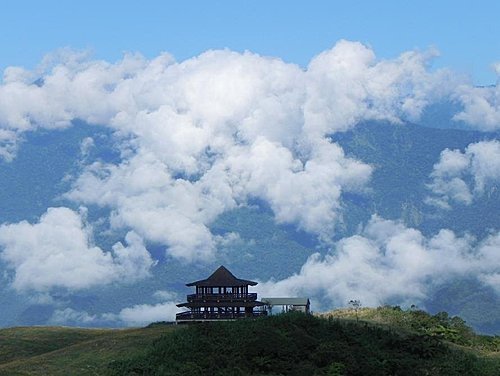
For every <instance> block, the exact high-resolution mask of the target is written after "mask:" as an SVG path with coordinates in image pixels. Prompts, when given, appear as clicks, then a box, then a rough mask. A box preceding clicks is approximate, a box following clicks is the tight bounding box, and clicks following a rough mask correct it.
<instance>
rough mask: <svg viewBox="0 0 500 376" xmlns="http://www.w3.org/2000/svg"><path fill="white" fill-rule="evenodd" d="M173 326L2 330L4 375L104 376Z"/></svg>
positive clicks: (0, 366)
mask: <svg viewBox="0 0 500 376" xmlns="http://www.w3.org/2000/svg"><path fill="white" fill-rule="evenodd" d="M173 328H174V327H173V326H165V325H162V326H153V327H150V328H143V329H121V330H116V329H115V330H111V329H82V328H61V327H25V328H10V329H2V330H0V375H54V376H57V375H65V376H66V375H102V374H104V373H105V372H106V371H105V368H106V366H107V365H108V364H109V363H111V362H113V361H115V360H120V359H127V358H129V357H133V356H137V355H138V354H140V353H141V352H142V351H143V349H145V348H147V346H149V345H151V344H152V342H153V341H154V340H156V339H158V338H160V336H161V335H162V334H165V333H167V332H168V331H171V330H172V329H173Z"/></svg>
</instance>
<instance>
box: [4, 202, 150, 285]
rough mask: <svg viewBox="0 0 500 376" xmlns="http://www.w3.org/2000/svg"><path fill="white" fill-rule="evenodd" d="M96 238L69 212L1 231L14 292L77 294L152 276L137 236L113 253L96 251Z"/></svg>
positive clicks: (50, 212)
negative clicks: (64, 290)
mask: <svg viewBox="0 0 500 376" xmlns="http://www.w3.org/2000/svg"><path fill="white" fill-rule="evenodd" d="M91 235H92V234H91V229H90V228H89V227H88V226H87V225H86V224H85V223H84V221H83V220H82V217H81V215H80V214H78V213H76V212H74V211H72V210H70V209H68V208H64V207H60V208H49V209H48V210H47V212H46V213H45V214H44V215H43V216H42V217H41V218H40V221H39V222H38V223H35V224H31V223H28V222H27V221H22V222H19V223H14V224H4V225H1V226H0V246H1V248H2V251H1V253H0V258H1V259H2V261H4V262H5V264H6V265H7V268H8V270H10V271H12V272H13V276H12V286H13V287H14V288H15V289H16V290H20V291H22V290H35V291H41V292H43V291H50V290H51V289H53V288H67V289H70V290H77V289H84V288H88V287H91V286H96V285H102V284H105V283H110V282H113V281H128V282H130V281H134V280H138V279H142V278H145V277H147V276H148V275H149V269H150V267H151V266H152V265H153V264H154V262H153V260H152V259H151V256H150V254H149V253H148V251H147V250H146V248H145V247H144V244H143V242H142V239H141V238H140V237H139V236H138V235H137V234H135V233H133V232H129V233H128V234H127V235H126V238H125V240H126V243H127V246H124V245H123V244H121V243H117V244H115V245H114V246H113V251H112V252H104V251H103V250H101V249H100V248H99V247H97V246H94V245H92V244H91Z"/></svg>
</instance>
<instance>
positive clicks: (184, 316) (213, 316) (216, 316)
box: [175, 311, 267, 322]
mask: <svg viewBox="0 0 500 376" xmlns="http://www.w3.org/2000/svg"><path fill="white" fill-rule="evenodd" d="M266 315H267V312H266V311H255V312H252V313H251V314H248V313H245V312H240V313H236V312H235V313H216V312H213V313H211V312H201V313H193V312H181V313H178V314H176V315H175V320H176V321H177V322H183V321H212V320H214V321H215V320H238V319H245V318H257V317H262V316H266Z"/></svg>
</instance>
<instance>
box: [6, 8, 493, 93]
mask: <svg viewBox="0 0 500 376" xmlns="http://www.w3.org/2000/svg"><path fill="white" fill-rule="evenodd" d="M499 14H500V2H499V1H495V0H483V1H456V0H455V1H448V0H446V1H438V0H434V1H427V0H424V1H413V2H403V1H315V2H311V1H260V0H254V1H234V0H233V1H176V2H172V1H170V2H168V1H141V2H139V1H88V0H87V1H79V2H77V1H54V0H45V1H43V2H42V1H26V0H25V1H23V0H17V1H3V2H2V10H1V14H0V46H1V54H0V69H2V70H3V69H4V68H5V67H6V66H9V65H21V66H24V67H27V68H32V67H34V66H36V64H37V63H38V62H39V61H40V59H41V58H42V57H43V55H44V54H46V53H48V52H51V51H53V50H55V49H57V48H61V47H72V48H75V49H90V50H92V51H93V55H94V57H96V58H99V59H106V60H109V61H115V60H117V59H119V58H120V57H121V56H122V54H123V52H125V51H138V52H141V53H142V54H144V55H145V56H147V57H153V56H156V55H157V54H158V53H160V52H162V51H168V52H170V53H172V54H173V55H174V56H175V57H176V59H178V60H183V59H185V58H188V57H191V56H193V55H197V54H199V53H200V52H203V51H205V50H207V49H211V48H230V49H233V50H237V51H242V50H245V49H248V50H251V51H254V52H257V53H260V54H263V55H271V56H278V57H280V58H282V59H283V60H285V61H288V62H295V63H298V64H300V65H306V64H307V62H308V61H309V60H310V58H311V57H312V56H314V55H316V54H318V53H319V52H321V51H323V50H325V49H327V48H329V47H331V46H333V45H334V43H335V42H336V41H337V40H339V39H342V38H344V39H349V40H357V41H361V42H363V43H365V44H367V45H369V46H371V47H372V48H373V49H374V50H375V52H376V53H377V56H378V57H379V58H392V57H395V56H397V55H399V54H400V53H401V52H403V51H407V50H411V49H415V48H417V49H420V50H425V49H427V48H429V47H436V48H438V50H439V51H440V52H441V57H439V58H438V59H437V60H436V61H435V66H436V67H441V66H447V67H450V68H452V69H454V70H456V71H458V72H463V73H466V74H469V75H471V76H472V77H473V79H474V81H475V82H476V83H477V84H492V83H494V82H495V80H496V77H495V74H494V72H493V71H492V69H491V64H492V63H494V62H498V61H500V38H499V36H500V22H498V15H499Z"/></svg>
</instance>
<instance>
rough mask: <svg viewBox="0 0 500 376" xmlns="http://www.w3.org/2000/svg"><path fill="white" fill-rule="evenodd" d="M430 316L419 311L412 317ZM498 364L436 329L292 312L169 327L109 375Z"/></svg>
mask: <svg viewBox="0 0 500 376" xmlns="http://www.w3.org/2000/svg"><path fill="white" fill-rule="evenodd" d="M365 311H366V310H360V311H359V314H360V317H363V316H362V315H363V313H364V312H365ZM419 312H421V311H419ZM419 315H420V316H419ZM429 319H430V320H431V321H432V320H433V316H430V315H427V314H425V313H418V314H415V320H414V323H417V322H421V323H422V325H424V326H425V325H427V324H426V322H427V320H429ZM443 319H444V315H443ZM450 320H451V321H453V319H450ZM438 321H439V322H443V321H442V320H438ZM445 321H446V320H445ZM451 321H450V322H451ZM453 322H454V321H453ZM430 327H434V326H432V325H431V326H430ZM408 328H411V325H409V326H408ZM463 330H464V333H465V332H467V330H465V328H464V329H463ZM445 333H446V331H445ZM467 333H468V332H467ZM455 334H456V335H457V338H460V336H461V335H462V332H461V331H460V330H457V333H455ZM471 335H472V334H471ZM492 341H493V340H492ZM499 366H500V359H498V358H495V357H492V356H491V357H487V356H485V355H484V354H482V355H481V354H479V353H477V352H476V353H474V352H473V351H471V350H465V349H463V348H460V347H458V346H450V345H448V344H447V342H446V341H445V337H444V336H443V335H441V333H440V332H434V333H433V332H430V333H426V332H425V331H424V330H420V328H419V329H418V330H404V329H402V327H400V326H396V327H390V326H387V327H384V326H381V325H379V324H376V323H373V322H372V323H369V322H367V321H364V322H363V321H360V322H359V323H358V322H356V321H354V320H349V319H347V320H346V319H340V318H335V317H334V315H330V316H328V317H326V318H321V317H314V316H309V315H304V314H300V313H291V314H283V315H278V316H271V317H267V318H262V319H259V320H255V321H239V322H220V323H204V324H199V325H192V326H189V327H187V328H186V329H185V330H178V331H173V332H170V333H168V334H167V335H165V336H162V337H161V338H160V339H159V340H157V341H155V342H154V343H153V344H152V345H151V346H150V347H149V348H148V349H147V350H146V351H144V352H143V353H142V354H140V355H138V356H136V357H134V358H131V359H128V360H122V361H117V362H113V363H112V364H110V366H109V374H111V375H183V374H186V375H207V374H210V375H497V372H498V369H499V368H498V367H499Z"/></svg>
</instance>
